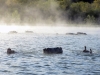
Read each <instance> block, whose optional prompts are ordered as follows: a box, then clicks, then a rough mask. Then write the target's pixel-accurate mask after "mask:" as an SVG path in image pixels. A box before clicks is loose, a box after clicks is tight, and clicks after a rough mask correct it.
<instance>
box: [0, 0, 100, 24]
mask: <svg viewBox="0 0 100 75" xmlns="http://www.w3.org/2000/svg"><path fill="white" fill-rule="evenodd" d="M91 1H92V0H91ZM0 6H1V7H0V18H1V19H3V20H4V21H5V22H11V23H13V22H14V23H15V22H16V23H36V22H41V21H42V20H44V21H45V22H47V23H52V22H56V20H57V19H59V18H61V17H63V20H64V19H65V20H67V21H70V22H71V21H72V22H76V21H77V22H78V20H79V18H81V20H79V21H82V23H90V22H91V23H99V22H98V20H99V19H100V18H99V17H100V0H94V2H93V3H88V2H83V1H81V2H80V1H79V2H73V0H0ZM59 11H60V13H59ZM2 15H4V16H2ZM59 16H60V17H59ZM4 17H5V18H4Z"/></svg>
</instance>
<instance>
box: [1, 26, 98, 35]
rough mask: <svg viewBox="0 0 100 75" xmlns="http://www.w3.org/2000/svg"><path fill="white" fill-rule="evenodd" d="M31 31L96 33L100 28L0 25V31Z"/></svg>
mask: <svg viewBox="0 0 100 75" xmlns="http://www.w3.org/2000/svg"><path fill="white" fill-rule="evenodd" d="M27 30H28V31H33V32H34V33H54V34H55V33H59V34H65V33H77V32H85V33H90V34H91V33H96V34H98V33H99V31H100V28H99V27H98V28H94V27H65V26H63V27H62V26H28V25H27V26H20V25H18V26H16V25H1V26H0V32H1V33H8V32H9V31H17V32H19V33H23V32H25V31H27Z"/></svg>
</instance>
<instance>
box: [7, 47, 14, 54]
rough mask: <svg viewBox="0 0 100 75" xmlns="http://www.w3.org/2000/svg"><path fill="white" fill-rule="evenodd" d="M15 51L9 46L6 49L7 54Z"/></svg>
mask: <svg viewBox="0 0 100 75" xmlns="http://www.w3.org/2000/svg"><path fill="white" fill-rule="evenodd" d="M14 53H15V51H14V50H11V48H8V49H7V54H14Z"/></svg>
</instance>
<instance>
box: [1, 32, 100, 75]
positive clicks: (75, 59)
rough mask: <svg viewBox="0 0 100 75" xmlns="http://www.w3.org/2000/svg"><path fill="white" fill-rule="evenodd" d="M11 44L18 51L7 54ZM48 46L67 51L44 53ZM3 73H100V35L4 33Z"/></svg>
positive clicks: (24, 74)
mask: <svg viewBox="0 0 100 75" xmlns="http://www.w3.org/2000/svg"><path fill="white" fill-rule="evenodd" d="M84 46H87V49H88V50H89V49H90V48H91V49H92V50H93V54H89V53H83V52H82V51H83V49H84ZM9 47H10V48H11V49H12V50H15V51H16V52H17V53H16V54H11V55H8V54H6V50H7V48H9ZM47 47H62V49H63V54H49V55H47V54H44V53H43V49H44V48H47ZM0 75H100V36H99V35H97V34H88V35H64V34H59V35H56V34H45V35H44V34H33V33H32V34H25V33H23V34H0Z"/></svg>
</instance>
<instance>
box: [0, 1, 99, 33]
mask: <svg viewBox="0 0 100 75" xmlns="http://www.w3.org/2000/svg"><path fill="white" fill-rule="evenodd" d="M21 1H22V0H1V1H0V6H1V7H0V32H2V33H8V32H9V31H18V32H20V33H23V32H25V31H27V30H30V31H33V32H35V33H59V34H65V33H67V32H80V31H81V32H89V31H90V32H92V31H94V30H95V29H93V28H94V27H96V29H97V27H98V25H96V24H94V23H93V24H92V23H89V22H88V23H87V24H83V22H82V20H83V18H82V17H77V15H76V16H75V17H74V18H76V19H75V20H74V21H75V22H76V23H75V22H72V21H70V20H69V19H70V18H69V16H70V12H71V10H70V9H69V8H68V7H67V11H66V6H64V5H63V6H62V7H63V9H62V7H61V5H60V4H61V2H60V3H59V1H58V0H37V1H31V0H25V2H24V1H22V2H21ZM66 1H67V0H66ZM67 3H68V2H67ZM69 4H70V1H69ZM78 16H79V15H78ZM97 30H98V29H97ZM90 32H89V33H90Z"/></svg>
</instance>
